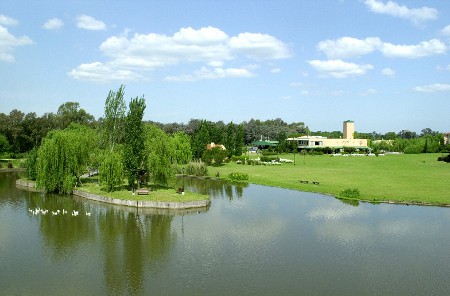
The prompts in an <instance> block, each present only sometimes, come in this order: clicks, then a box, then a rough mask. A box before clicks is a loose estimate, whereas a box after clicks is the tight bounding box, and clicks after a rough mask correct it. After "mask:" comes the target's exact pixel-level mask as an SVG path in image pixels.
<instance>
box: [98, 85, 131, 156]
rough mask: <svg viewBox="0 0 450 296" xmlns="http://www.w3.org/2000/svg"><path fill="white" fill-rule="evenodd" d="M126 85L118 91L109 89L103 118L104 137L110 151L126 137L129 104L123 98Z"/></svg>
mask: <svg viewBox="0 0 450 296" xmlns="http://www.w3.org/2000/svg"><path fill="white" fill-rule="evenodd" d="M123 95H124V86H123V85H121V86H120V88H119V90H118V91H117V92H114V91H112V90H111V91H109V94H108V97H107V98H106V101H105V117H104V118H103V127H104V128H103V137H104V139H103V140H104V141H105V142H106V145H107V147H108V148H109V149H110V151H113V150H114V146H115V145H116V144H120V143H122V141H123V137H124V126H125V112H126V109H127V106H126V104H125V100H124V99H123Z"/></svg>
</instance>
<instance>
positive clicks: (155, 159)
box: [145, 125, 175, 186]
mask: <svg viewBox="0 0 450 296" xmlns="http://www.w3.org/2000/svg"><path fill="white" fill-rule="evenodd" d="M145 146H146V154H147V164H148V172H149V174H150V176H152V177H153V180H154V182H155V183H156V184H160V185H166V186H167V185H168V184H169V183H170V181H171V180H172V179H173V177H174V176H175V174H174V170H173V166H172V158H173V156H174V148H173V145H172V141H171V138H170V137H169V136H168V135H167V134H166V133H165V132H164V131H163V130H161V129H160V128H158V127H157V126H156V125H147V126H146V141H145Z"/></svg>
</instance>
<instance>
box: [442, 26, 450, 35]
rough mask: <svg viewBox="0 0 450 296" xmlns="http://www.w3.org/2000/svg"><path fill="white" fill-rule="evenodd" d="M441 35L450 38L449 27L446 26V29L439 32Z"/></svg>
mask: <svg viewBox="0 0 450 296" xmlns="http://www.w3.org/2000/svg"><path fill="white" fill-rule="evenodd" d="M441 34H442V35H445V36H450V25H448V26H447V27H445V28H443V29H442V30H441Z"/></svg>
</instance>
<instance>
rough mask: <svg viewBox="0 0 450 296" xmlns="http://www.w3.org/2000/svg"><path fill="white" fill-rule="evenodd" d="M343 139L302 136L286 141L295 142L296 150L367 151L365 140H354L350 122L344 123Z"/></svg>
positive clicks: (352, 124)
mask: <svg viewBox="0 0 450 296" xmlns="http://www.w3.org/2000/svg"><path fill="white" fill-rule="evenodd" d="M343 131H344V138H342V139H328V138H327V137H321V136H302V137H296V138H288V139H287V140H288V141H297V144H298V146H297V147H298V149H299V150H301V149H315V148H327V147H328V148H331V149H333V150H336V149H342V148H344V147H353V148H356V149H363V150H368V149H369V147H368V146H367V139H355V138H354V134H355V123H354V122H353V121H351V120H347V121H344V124H343Z"/></svg>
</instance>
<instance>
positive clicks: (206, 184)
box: [177, 177, 249, 202]
mask: <svg viewBox="0 0 450 296" xmlns="http://www.w3.org/2000/svg"><path fill="white" fill-rule="evenodd" d="M177 182H178V185H180V184H181V183H182V182H184V186H185V188H186V189H187V190H191V191H195V192H198V193H201V194H206V195H208V196H210V197H211V198H214V197H216V196H225V197H227V198H228V200H229V201H230V202H231V201H232V200H233V198H234V197H235V196H237V197H238V198H242V194H243V190H244V188H246V187H248V186H249V184H248V183H245V182H242V183H241V182H239V183H230V182H228V181H224V180H219V179H203V178H197V177H179V178H178V180H177ZM233 190H234V194H233Z"/></svg>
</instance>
